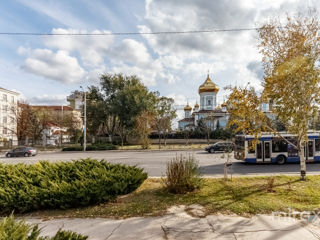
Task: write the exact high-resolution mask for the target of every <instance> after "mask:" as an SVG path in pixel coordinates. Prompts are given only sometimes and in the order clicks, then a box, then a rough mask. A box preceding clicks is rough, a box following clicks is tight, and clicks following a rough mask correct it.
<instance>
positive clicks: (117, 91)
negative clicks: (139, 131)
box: [88, 74, 155, 145]
mask: <svg viewBox="0 0 320 240" xmlns="http://www.w3.org/2000/svg"><path fill="white" fill-rule="evenodd" d="M100 86H101V87H100V88H97V87H91V88H90V92H89V95H88V98H89V99H90V100H89V101H88V112H89V113H88V116H89V118H88V124H89V127H90V128H91V129H92V131H93V132H94V133H95V134H97V131H99V130H100V131H102V133H107V134H108V135H109V136H112V138H113V136H114V134H115V133H118V134H119V136H120V137H121V143H122V145H123V143H124V142H125V141H126V139H127V136H128V134H129V133H131V132H132V131H133V130H134V129H135V127H136V120H137V117H138V116H140V114H141V113H142V112H144V111H147V112H153V111H154V108H155V95H154V94H153V93H152V92H149V91H148V89H147V88H146V87H145V86H144V85H143V84H142V83H141V81H140V79H139V78H137V77H136V76H126V75H122V74H103V75H102V76H101V77H100Z"/></svg>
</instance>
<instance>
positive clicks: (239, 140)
mask: <svg viewBox="0 0 320 240" xmlns="http://www.w3.org/2000/svg"><path fill="white" fill-rule="evenodd" d="M235 145H236V150H244V137H242V136H236V140H235Z"/></svg>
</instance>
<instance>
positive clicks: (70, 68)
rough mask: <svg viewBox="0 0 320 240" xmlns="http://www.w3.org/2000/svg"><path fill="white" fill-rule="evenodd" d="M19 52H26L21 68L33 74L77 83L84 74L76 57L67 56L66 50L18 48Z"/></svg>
mask: <svg viewBox="0 0 320 240" xmlns="http://www.w3.org/2000/svg"><path fill="white" fill-rule="evenodd" d="M19 52H20V53H25V54H27V59H26V60H25V62H24V65H23V66H22V68H23V69H25V70H26V71H28V72H31V73H33V74H36V75H39V76H42V77H45V78H50V79H54V80H56V81H59V82H63V83H78V82H80V81H82V80H83V78H84V76H85V73H86V72H85V71H84V69H83V68H82V67H81V66H80V65H79V63H78V60H77V58H75V57H71V56H69V54H68V52H66V51H62V50H59V51H57V52H56V53H55V52H53V51H52V50H50V49H35V50H24V49H22V48H20V50H19Z"/></svg>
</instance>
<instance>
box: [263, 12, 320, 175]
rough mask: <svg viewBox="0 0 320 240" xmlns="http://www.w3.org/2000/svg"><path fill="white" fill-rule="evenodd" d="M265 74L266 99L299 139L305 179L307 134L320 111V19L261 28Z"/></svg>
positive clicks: (301, 19)
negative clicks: (270, 101) (272, 104)
mask: <svg viewBox="0 0 320 240" xmlns="http://www.w3.org/2000/svg"><path fill="white" fill-rule="evenodd" d="M259 36H260V43H259V47H260V52H261V53H262V55H263V66H264V72H265V79H264V91H263V98H264V99H271V100H272V101H273V103H274V107H273V112H274V113H275V114H276V115H277V116H278V117H279V119H280V120H281V121H282V122H283V123H284V124H285V126H286V129H287V130H288V131H289V132H291V133H292V134H295V135H296V136H297V146H296V147H297V149H298V153H299V157H300V167H301V179H302V180H304V179H305V176H306V161H305V158H304V146H305V143H306V142H307V141H308V136H307V131H308V127H309V125H310V122H311V121H312V119H313V118H314V117H315V116H316V114H317V113H318V111H319V107H318V104H319V100H320V87H319V83H320V78H319V73H320V72H319V64H318V63H319V60H320V59H319V56H320V47H319V46H320V24H319V20H318V16H317V15H316V14H313V13H312V12H310V13H309V16H307V17H303V16H301V15H298V16H296V17H290V16H287V19H286V22H285V23H284V24H282V23H281V22H280V20H279V19H276V20H274V21H272V22H271V23H267V24H265V25H264V26H263V27H262V28H261V29H259Z"/></svg>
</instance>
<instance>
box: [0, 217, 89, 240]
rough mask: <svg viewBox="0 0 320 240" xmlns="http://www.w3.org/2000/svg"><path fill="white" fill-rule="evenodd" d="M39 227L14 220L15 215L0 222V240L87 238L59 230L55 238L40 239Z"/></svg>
mask: <svg viewBox="0 0 320 240" xmlns="http://www.w3.org/2000/svg"><path fill="white" fill-rule="evenodd" d="M40 232H41V231H40V230H39V227H38V225H35V226H34V227H32V226H31V225H29V224H27V223H25V222H24V221H16V220H14V217H13V215H12V214H11V215H10V216H9V217H5V218H3V219H2V220H1V222H0V240H86V239H88V237H87V236H82V235H81V234H77V233H75V232H72V231H63V230H61V229H60V230H59V231H58V232H57V233H56V234H55V236H53V237H39V235H40Z"/></svg>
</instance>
